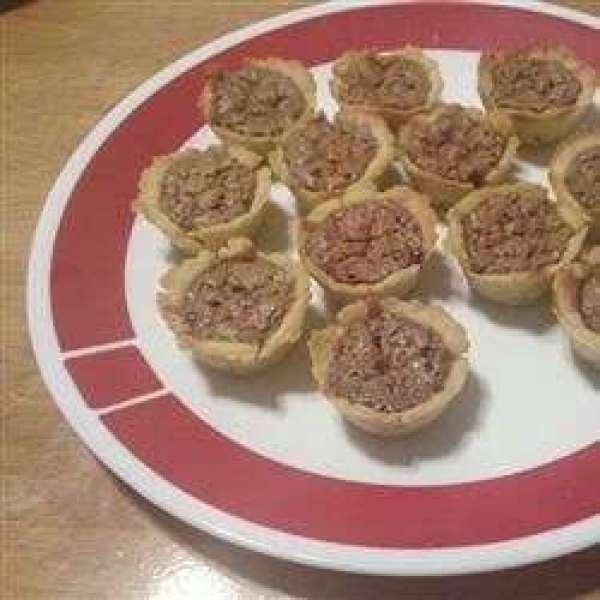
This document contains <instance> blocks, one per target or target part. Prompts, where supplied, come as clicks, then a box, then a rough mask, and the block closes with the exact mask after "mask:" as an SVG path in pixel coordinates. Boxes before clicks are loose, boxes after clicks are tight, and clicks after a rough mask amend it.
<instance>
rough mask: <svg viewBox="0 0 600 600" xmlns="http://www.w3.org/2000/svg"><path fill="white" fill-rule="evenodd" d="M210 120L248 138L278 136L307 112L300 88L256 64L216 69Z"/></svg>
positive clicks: (280, 75) (287, 78) (285, 77)
mask: <svg viewBox="0 0 600 600" xmlns="http://www.w3.org/2000/svg"><path fill="white" fill-rule="evenodd" d="M210 85H211V88H212V103H211V106H210V112H209V119H210V121H211V123H214V124H215V125H217V126H219V127H225V128H227V129H229V130H231V131H235V132H236V133H239V134H242V135H248V136H261V137H262V136H279V135H281V134H282V133H283V132H284V131H286V130H287V129H288V128H289V127H290V126H291V125H292V124H293V123H294V122H296V121H297V120H298V119H299V118H300V117H301V116H302V114H303V113H304V111H305V110H306V100H305V98H304V95H303V94H302V91H301V90H300V88H299V87H298V86H297V85H296V83H295V82H294V81H293V80H292V79H291V78H290V77H288V76H287V75H285V74H283V73H281V72H278V71H275V70H272V69H269V68H266V67H264V66H261V65H258V64H252V63H251V64H248V65H245V66H243V67H242V68H240V69H237V70H235V71H226V70H219V71H217V72H216V73H214V74H213V75H212V77H211V79H210Z"/></svg>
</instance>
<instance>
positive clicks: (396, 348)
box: [309, 298, 469, 436]
mask: <svg viewBox="0 0 600 600" xmlns="http://www.w3.org/2000/svg"><path fill="white" fill-rule="evenodd" d="M468 347H469V342H468V339H467V335H466V332H465V330H464V329H463V327H462V326H461V325H459V324H458V323H457V322H456V321H454V319H452V317H450V315H449V314H448V313H447V312H446V311H445V310H444V309H442V308H440V307H431V306H425V305H423V304H420V303H417V302H411V303H407V302H402V301H400V300H397V299H396V298H383V299H381V300H368V301H363V300H361V301H358V302H356V303H354V304H351V305H349V306H346V307H345V308H344V309H342V310H341V311H340V312H339V313H338V315H337V318H336V323H335V324H333V325H331V326H329V327H327V328H325V329H322V330H319V331H314V332H313V333H312V334H311V336H310V339H309V350H310V355H311V362H312V373H313V376H314V378H315V380H316V381H317V383H318V385H319V388H320V390H321V392H322V393H323V394H324V395H325V397H326V398H327V399H328V400H329V401H330V402H331V403H332V404H333V405H334V406H335V408H337V409H338V410H339V411H340V413H341V414H342V415H343V416H344V417H345V418H346V419H347V420H348V421H350V422H351V423H353V424H354V425H356V426H357V427H359V428H361V429H364V430H365V431H368V432H369V433H373V434H376V435H380V436H398V435H403V434H407V433H411V432H413V431H415V430H417V429H420V428H421V427H424V426H425V425H427V424H428V423H430V422H431V421H433V420H434V419H436V418H437V417H438V416H439V415H440V414H441V413H442V412H443V411H444V409H445V408H446V407H447V406H448V405H449V404H450V402H451V401H452V400H453V399H454V398H456V397H457V395H458V394H459V392H460V391H461V389H462V387H463V385H464V383H465V381H466V378H467V374H468V363H467V359H466V357H465V356H464V355H465V354H466V352H467V350H468Z"/></svg>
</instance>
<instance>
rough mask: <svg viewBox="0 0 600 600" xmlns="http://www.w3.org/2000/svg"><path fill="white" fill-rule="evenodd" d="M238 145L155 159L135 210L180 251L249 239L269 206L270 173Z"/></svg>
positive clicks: (145, 175) (191, 251) (142, 180)
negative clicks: (232, 240)
mask: <svg viewBox="0 0 600 600" xmlns="http://www.w3.org/2000/svg"><path fill="white" fill-rule="evenodd" d="M262 163H263V159H262V157H260V156H258V155H256V154H254V153H252V152H250V151H248V150H246V149H244V148H241V147H239V146H227V147H224V146H211V147H210V148H208V149H206V150H196V149H188V150H184V151H182V152H175V153H174V154H170V155H167V156H159V157H156V158H155V159H154V161H153V162H152V165H151V166H150V167H148V168H147V169H146V170H145V171H144V172H143V173H142V176H141V178H140V183H139V193H138V198H137V200H136V201H135V203H134V209H135V210H137V211H138V212H140V213H142V214H143V215H144V216H145V217H146V218H147V219H148V220H149V221H150V222H151V223H153V224H154V225H155V226H156V227H158V228H159V229H160V230H161V231H162V232H163V233H164V234H165V235H166V236H167V237H168V238H169V239H170V240H171V242H172V243H173V244H174V245H175V246H176V247H177V248H178V249H180V250H181V251H182V252H185V253H187V254H194V253H196V252H198V250H200V249H201V248H203V247H207V246H211V247H212V246H218V245H220V244H223V243H224V242H226V241H227V240H229V239H231V238H232V237H236V236H241V235H248V236H249V235H252V234H253V233H254V232H255V231H256V229H257V227H258V226H259V225H260V223H261V221H262V218H263V215H264V213H265V209H266V208H267V204H268V201H269V192H270V184H271V172H270V170H269V169H268V168H267V167H265V166H262Z"/></svg>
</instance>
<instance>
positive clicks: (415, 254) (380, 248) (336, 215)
mask: <svg viewBox="0 0 600 600" xmlns="http://www.w3.org/2000/svg"><path fill="white" fill-rule="evenodd" d="M436 239H437V234H436V217H435V213H434V212H433V211H432V210H431V208H430V207H429V201H428V199H427V197H425V196H422V195H421V194H419V193H417V192H415V191H413V190H411V189H409V188H406V187H396V188H392V189H389V190H387V191H385V192H377V191H375V190H373V191H361V192H356V193H354V194H349V195H347V196H346V197H344V198H337V199H334V200H329V201H328V202H325V203H324V204H322V205H320V206H318V207H317V208H315V209H314V210H313V211H312V212H311V213H310V214H309V215H308V216H307V217H306V218H304V219H301V220H300V222H299V228H298V241H299V251H300V257H301V259H302V262H303V263H304V266H305V267H306V268H307V270H308V271H309V273H310V274H311V275H312V276H313V277H314V278H315V279H316V280H317V281H318V282H319V283H320V284H321V286H323V287H324V288H325V289H326V290H327V291H328V292H330V293H331V294H332V295H333V296H334V297H337V298H339V299H342V300H348V299H353V298H360V297H365V296H368V295H373V296H383V295H392V294H397V295H403V294H406V293H408V292H409V291H411V290H412V289H414V288H415V286H416V285H417V283H418V278H419V274H420V272H421V269H422V267H423V265H424V264H425V263H426V262H427V261H428V259H429V258H430V256H431V253H432V252H433V249H434V247H435V243H436ZM315 252H319V253H320V258H319V259H317V258H315V254H314V253H315Z"/></svg>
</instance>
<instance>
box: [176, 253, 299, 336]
mask: <svg viewBox="0 0 600 600" xmlns="http://www.w3.org/2000/svg"><path fill="white" fill-rule="evenodd" d="M292 298H293V281H292V279H291V278H290V277H289V276H288V274H287V273H286V272H285V270H284V269H283V268H282V267H280V266H278V265H276V264H274V263H272V262H270V261H268V260H265V259H262V258H254V259H250V258H249V257H241V258H234V259H231V260H226V261H222V262H219V263H216V264H215V265H213V266H211V267H209V268H208V269H206V270H205V271H202V272H201V273H199V274H198V275H197V276H196V278H195V279H194V280H193V281H192V282H191V284H190V285H189V286H188V288H187V289H186V291H185V294H184V297H183V302H182V305H181V308H180V318H181V320H182V322H183V323H185V326H186V328H187V331H186V333H188V334H189V335H191V336H192V337H194V338H195V339H198V340H206V339H211V340H225V341H229V342H243V343H249V344H251V343H256V342H259V343H262V342H263V341H264V340H265V339H266V338H267V337H268V336H269V335H270V334H271V333H272V332H273V331H275V330H276V329H277V328H278V327H279V326H280V325H281V323H282V321H283V317H284V316H285V314H286V312H287V310H288V308H289V306H290V303H291V301H292Z"/></svg>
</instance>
